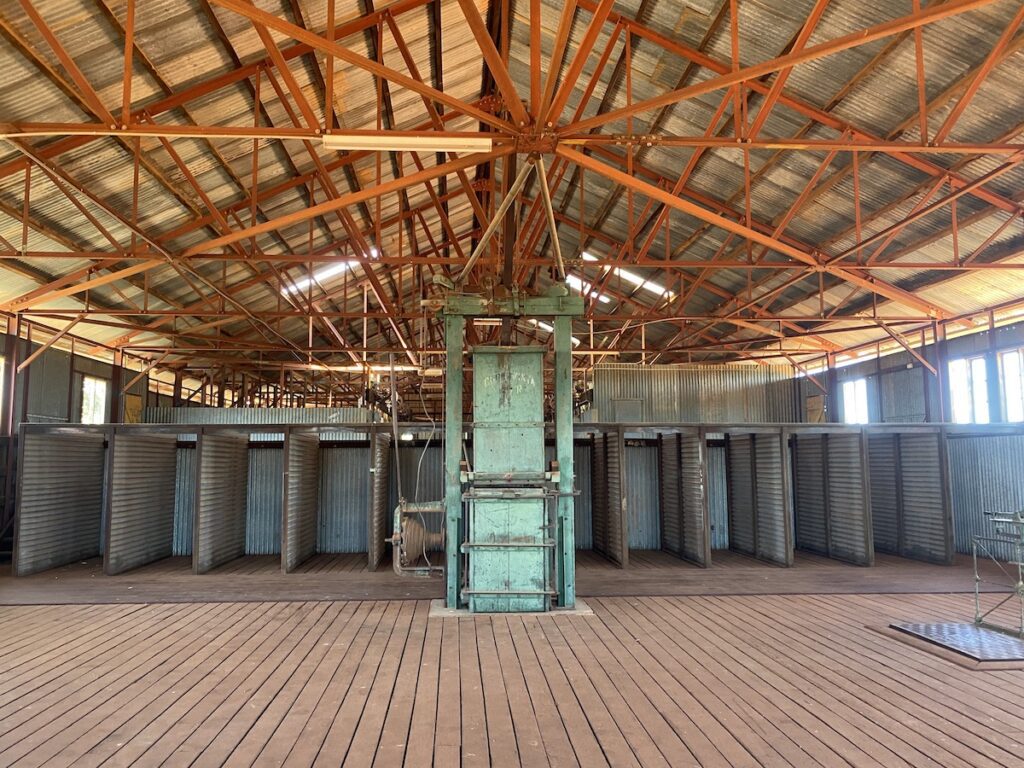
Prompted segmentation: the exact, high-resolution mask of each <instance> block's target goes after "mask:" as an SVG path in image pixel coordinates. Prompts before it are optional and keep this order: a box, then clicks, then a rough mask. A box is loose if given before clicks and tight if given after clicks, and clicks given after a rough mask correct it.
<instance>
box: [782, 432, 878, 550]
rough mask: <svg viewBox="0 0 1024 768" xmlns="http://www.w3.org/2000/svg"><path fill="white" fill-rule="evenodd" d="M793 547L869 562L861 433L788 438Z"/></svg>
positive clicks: (868, 516)
mask: <svg viewBox="0 0 1024 768" xmlns="http://www.w3.org/2000/svg"><path fill="white" fill-rule="evenodd" d="M790 446H791V450H790V459H791V463H792V468H793V469H792V471H793V497H794V517H795V534H796V546H797V547H799V548H800V549H804V550H807V551H810V552H814V553H816V554H819V555H824V556H825V557H834V558H838V559H840V560H847V561H849V562H852V563H856V564H858V565H870V564H871V563H873V562H874V547H873V545H872V533H871V530H870V528H871V506H870V499H868V498H867V494H866V493H865V485H866V475H867V466H866V464H865V452H864V450H863V446H862V435H861V432H860V431H859V430H858V431H852V432H846V431H842V432H840V431H835V432H830V433H827V434H794V435H793V439H792V441H791V443H790Z"/></svg>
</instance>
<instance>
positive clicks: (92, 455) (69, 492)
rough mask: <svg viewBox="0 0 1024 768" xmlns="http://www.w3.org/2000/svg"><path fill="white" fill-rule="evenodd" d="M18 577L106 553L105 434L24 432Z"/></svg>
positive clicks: (16, 536)
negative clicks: (103, 550) (103, 536)
mask: <svg viewBox="0 0 1024 768" xmlns="http://www.w3.org/2000/svg"><path fill="white" fill-rule="evenodd" d="M20 440H21V455H20V457H19V472H18V494H17V513H16V514H17V524H16V527H15V533H14V575H15V576H26V575H28V574H30V573H37V572H39V571H45V570H47V569H49V568H55V567H57V566H59V565H66V564H68V563H72V562H74V561H76V560H80V559H82V558H87V557H95V556H97V555H99V554H100V553H101V551H102V546H101V536H102V531H103V516H104V513H103V504H104V498H103V489H104V485H105V483H104V480H105V477H104V473H105V467H106V447H105V440H106V436H105V435H104V433H103V432H102V431H85V430H82V431H79V430H69V431H59V432H49V433H36V432H24V431H23V432H22V434H21V436H20Z"/></svg>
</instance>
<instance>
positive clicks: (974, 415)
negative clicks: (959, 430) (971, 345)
mask: <svg viewBox="0 0 1024 768" xmlns="http://www.w3.org/2000/svg"><path fill="white" fill-rule="evenodd" d="M979 362H980V363H981V368H982V370H983V371H984V372H985V380H984V382H983V383H982V385H981V387H980V388H979V386H978V382H977V381H976V378H977V377H976V376H975V372H976V370H977V368H976V365H977V363H979ZM958 364H963V365H964V368H965V370H966V374H967V375H966V382H965V383H966V387H967V391H966V395H967V399H966V403H967V408H968V412H969V413H968V415H969V418H968V419H962V418H959V416H958V413H957V411H958V407H957V401H956V399H955V392H954V381H953V370H954V366H955V365H958ZM946 375H947V378H948V381H947V390H948V392H949V416H950V419H951V420H952V422H953V423H954V424H990V423H992V403H991V402H990V401H989V381H988V379H989V371H988V361H987V360H986V359H985V355H984V354H975V355H963V356H962V357H957V358H954V359H952V360H950V361H948V362H947V363H946ZM979 391H980V394H981V396H982V398H983V399H984V406H985V413H984V419H979V418H978V417H979V415H980V413H979V408H978V406H979V398H978V392H979Z"/></svg>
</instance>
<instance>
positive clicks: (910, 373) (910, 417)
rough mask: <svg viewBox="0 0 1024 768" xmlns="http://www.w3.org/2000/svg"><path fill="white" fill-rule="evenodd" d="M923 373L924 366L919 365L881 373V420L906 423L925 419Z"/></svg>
mask: <svg viewBox="0 0 1024 768" xmlns="http://www.w3.org/2000/svg"><path fill="white" fill-rule="evenodd" d="M924 375H925V374H924V368H921V367H919V366H918V367H914V368H899V369H897V370H895V371H884V372H883V373H882V374H881V376H880V379H881V381H880V384H879V390H880V392H881V400H882V421H886V422H890V423H897V424H907V423H909V422H915V421H924V420H925V416H926V413H927V406H926V404H925V395H924V392H925V387H924Z"/></svg>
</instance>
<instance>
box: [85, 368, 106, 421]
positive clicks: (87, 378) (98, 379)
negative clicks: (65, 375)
mask: <svg viewBox="0 0 1024 768" xmlns="http://www.w3.org/2000/svg"><path fill="white" fill-rule="evenodd" d="M91 382H95V383H96V384H101V385H102V387H103V388H102V395H101V397H100V406H101V408H102V413H101V414H100V420H99V421H94V420H92V417H94V416H95V413H91V414H90V420H89V421H86V403H87V402H89V401H92V404H93V406H94V405H95V400H96V394H95V392H94V393H92V394H91V395H90V394H88V393H87V391H86V390H87V387H89V385H90V383H91ZM109 388H110V382H109V381H108V380H107V379H104V378H102V377H101V376H90V375H89V374H86V373H83V374H82V384H81V388H80V395H81V398H80V399H81V402H80V403H79V406H78V421H79V423H80V424H105V423H106V421H107V407H108V403H107V396H108V392H109ZM90 410H91V411H92V410H94V409H93V407H92V406H90Z"/></svg>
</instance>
